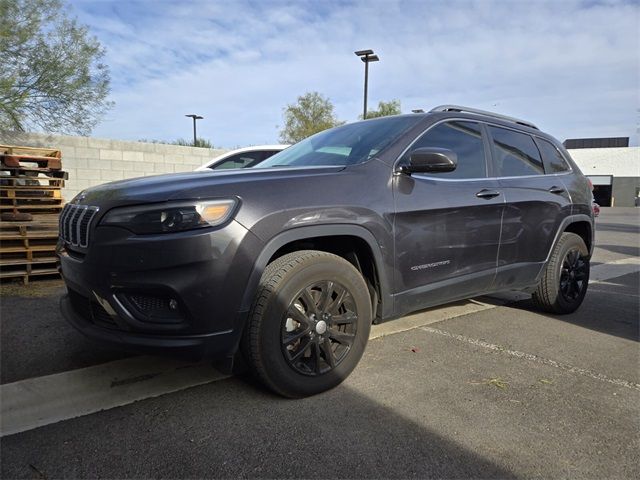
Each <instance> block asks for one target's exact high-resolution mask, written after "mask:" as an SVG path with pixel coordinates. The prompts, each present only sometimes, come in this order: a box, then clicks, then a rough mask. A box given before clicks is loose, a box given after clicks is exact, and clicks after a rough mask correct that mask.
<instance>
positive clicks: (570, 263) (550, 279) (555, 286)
mask: <svg viewBox="0 0 640 480" xmlns="http://www.w3.org/2000/svg"><path fill="white" fill-rule="evenodd" d="M589 263H590V261H589V249H588V248H587V246H586V244H585V242H584V240H583V239H582V238H581V237H580V236H579V235H576V234H575V233H570V232H565V233H563V234H561V235H560V239H559V240H558V242H557V243H556V245H555V246H554V248H553V251H552V252H551V255H550V257H549V261H548V262H547V263H546V265H545V267H544V270H543V272H542V277H541V278H540V281H539V283H538V286H537V288H536V291H535V292H534V293H533V301H534V303H535V304H536V305H537V306H538V307H539V308H540V309H542V310H544V311H546V312H549V313H559V314H565V313H572V312H575V311H576V310H577V309H578V307H579V306H580V305H581V304H582V301H583V300H584V297H585V295H586V293H587V288H588V286H589Z"/></svg>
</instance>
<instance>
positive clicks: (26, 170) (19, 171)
mask: <svg viewBox="0 0 640 480" xmlns="http://www.w3.org/2000/svg"><path fill="white" fill-rule="evenodd" d="M0 171H3V172H8V173H9V175H6V176H12V177H16V176H19V175H25V176H27V177H29V176H31V177H36V176H37V175H40V174H44V175H46V176H48V177H52V178H53V179H62V180H68V179H69V173H68V172H63V171H62V170H53V169H51V168H40V167H27V166H20V167H10V166H8V165H5V164H4V163H2V164H1V165H0ZM0 178H2V177H0Z"/></svg>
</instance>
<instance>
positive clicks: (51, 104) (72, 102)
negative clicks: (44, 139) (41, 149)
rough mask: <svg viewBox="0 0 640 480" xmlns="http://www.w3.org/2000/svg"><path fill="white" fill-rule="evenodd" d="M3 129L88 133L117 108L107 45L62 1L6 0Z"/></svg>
mask: <svg viewBox="0 0 640 480" xmlns="http://www.w3.org/2000/svg"><path fill="white" fill-rule="evenodd" d="M0 19H2V20H1V21H0V129H6V130H18V131H24V130H30V129H35V130H44V131H46V132H57V133H76V134H81V135H88V134H89V133H90V132H91V130H92V129H93V127H95V125H96V124H97V123H98V122H99V120H100V119H101V118H102V116H103V115H104V113H105V112H106V111H107V110H108V109H109V108H111V106H112V105H113V103H112V102H109V101H107V95H108V94H109V81H110V77H109V69H108V67H107V66H106V65H104V64H103V63H102V58H103V57H104V49H103V48H102V47H101V46H100V43H99V42H98V40H97V39H96V38H95V37H92V36H90V35H89V33H88V31H87V29H86V27H83V26H81V25H78V23H77V21H76V19H74V18H69V17H68V16H67V15H66V14H65V12H64V10H63V7H62V3H61V2H60V0H0Z"/></svg>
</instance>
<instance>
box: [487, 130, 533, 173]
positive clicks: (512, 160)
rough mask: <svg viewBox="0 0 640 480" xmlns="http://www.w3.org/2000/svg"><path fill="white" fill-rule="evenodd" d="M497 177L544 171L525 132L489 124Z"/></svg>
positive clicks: (530, 139) (531, 139)
mask: <svg viewBox="0 0 640 480" xmlns="http://www.w3.org/2000/svg"><path fill="white" fill-rule="evenodd" d="M489 131H490V132H491V136H492V137H493V152H494V155H495V161H496V175H497V176H498V177H521V176H524V175H541V174H543V173H544V167H543V166H542V159H541V158H540V152H538V148H537V147H536V144H535V143H534V142H533V138H531V137H530V136H529V135H527V134H526V133H519V132H515V131H513V130H507V129H506V128H500V127H493V126H489Z"/></svg>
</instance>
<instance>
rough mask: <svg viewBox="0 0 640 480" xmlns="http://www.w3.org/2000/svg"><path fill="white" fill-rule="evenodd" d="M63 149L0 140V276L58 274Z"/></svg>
mask: <svg viewBox="0 0 640 480" xmlns="http://www.w3.org/2000/svg"><path fill="white" fill-rule="evenodd" d="M61 157H62V156H61V153H60V151H59V150H53V149H48V148H31V147H13V146H7V145H0V279H1V278H21V279H22V281H23V282H24V283H25V284H27V283H28V282H29V279H31V278H33V277H35V276H41V275H58V270H57V257H56V253H55V249H56V242H57V238H58V216H59V214H60V211H61V210H62V207H63V205H62V203H63V199H62V187H64V181H65V180H66V179H67V178H68V175H67V173H66V172H63V171H62V161H61Z"/></svg>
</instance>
